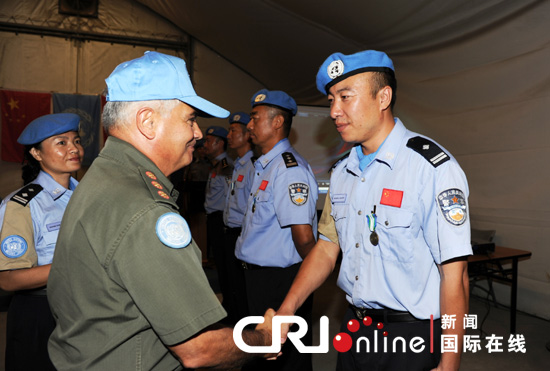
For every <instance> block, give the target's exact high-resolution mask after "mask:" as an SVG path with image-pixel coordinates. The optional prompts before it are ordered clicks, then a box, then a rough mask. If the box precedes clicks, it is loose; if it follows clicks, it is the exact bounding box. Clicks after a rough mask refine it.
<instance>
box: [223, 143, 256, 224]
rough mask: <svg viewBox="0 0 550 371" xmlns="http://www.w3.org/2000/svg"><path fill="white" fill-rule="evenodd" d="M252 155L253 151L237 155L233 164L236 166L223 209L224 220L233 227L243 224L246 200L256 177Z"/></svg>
mask: <svg viewBox="0 0 550 371" xmlns="http://www.w3.org/2000/svg"><path fill="white" fill-rule="evenodd" d="M252 156H253V153H252V151H248V152H246V153H245V154H244V156H243V157H237V159H236V160H235V162H234V164H233V165H234V166H235V168H234V169H233V176H232V177H231V184H230V186H229V192H227V199H226V201H225V209H224V211H223V222H224V224H225V225H226V226H228V227H231V228H240V227H241V226H242V224H243V219H244V212H245V210H246V202H247V201H248V196H249V195H250V188H251V187H252V180H253V178H254V162H253V161H252Z"/></svg>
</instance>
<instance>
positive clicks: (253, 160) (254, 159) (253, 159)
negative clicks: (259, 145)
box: [250, 156, 258, 165]
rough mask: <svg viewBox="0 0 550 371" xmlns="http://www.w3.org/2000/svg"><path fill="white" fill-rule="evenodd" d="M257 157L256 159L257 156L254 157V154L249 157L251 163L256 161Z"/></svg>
mask: <svg viewBox="0 0 550 371" xmlns="http://www.w3.org/2000/svg"><path fill="white" fill-rule="evenodd" d="M257 159H258V157H256V156H252V157H250V161H252V165H254V164H255V163H256V160H257Z"/></svg>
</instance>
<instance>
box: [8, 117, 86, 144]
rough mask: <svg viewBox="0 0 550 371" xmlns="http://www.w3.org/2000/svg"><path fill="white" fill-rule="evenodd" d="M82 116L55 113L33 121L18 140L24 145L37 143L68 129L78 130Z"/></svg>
mask: <svg viewBox="0 0 550 371" xmlns="http://www.w3.org/2000/svg"><path fill="white" fill-rule="evenodd" d="M79 123H80V116H78V115H77V114H76V113H54V114H51V115H45V116H41V117H39V118H37V119H34V120H32V121H31V123H30V124H28V125H27V127H26V128H25V130H23V132H22V133H21V135H20V136H19V138H17V142H18V143H21V144H23V145H29V144H37V143H40V142H42V141H43V140H44V139H46V138H49V137H52V136H54V135H57V134H63V133H66V132H68V131H78V124H79Z"/></svg>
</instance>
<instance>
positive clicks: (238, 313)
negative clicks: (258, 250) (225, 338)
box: [222, 227, 249, 325]
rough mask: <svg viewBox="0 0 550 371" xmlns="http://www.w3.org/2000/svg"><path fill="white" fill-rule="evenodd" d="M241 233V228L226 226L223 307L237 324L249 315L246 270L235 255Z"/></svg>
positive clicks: (233, 323)
mask: <svg viewBox="0 0 550 371" xmlns="http://www.w3.org/2000/svg"><path fill="white" fill-rule="evenodd" d="M240 234H241V228H229V227H225V249H224V257H225V265H226V271H227V282H226V285H225V291H222V294H223V303H222V304H223V307H224V308H225V310H226V311H227V322H228V323H229V324H231V325H235V324H236V323H237V322H239V320H241V319H242V318H244V317H247V316H249V312H248V301H247V299H246V290H245V289H244V288H245V282H244V272H243V269H242V267H241V264H240V261H239V260H237V258H236V257H235V243H236V242H237V238H239V235H240Z"/></svg>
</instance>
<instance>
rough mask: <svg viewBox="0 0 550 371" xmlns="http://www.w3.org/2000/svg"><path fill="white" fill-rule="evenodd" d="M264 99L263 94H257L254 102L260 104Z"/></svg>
mask: <svg viewBox="0 0 550 371" xmlns="http://www.w3.org/2000/svg"><path fill="white" fill-rule="evenodd" d="M264 99H265V94H258V95H257V96H256V98H255V99H254V102H261V101H263V100H264Z"/></svg>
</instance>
